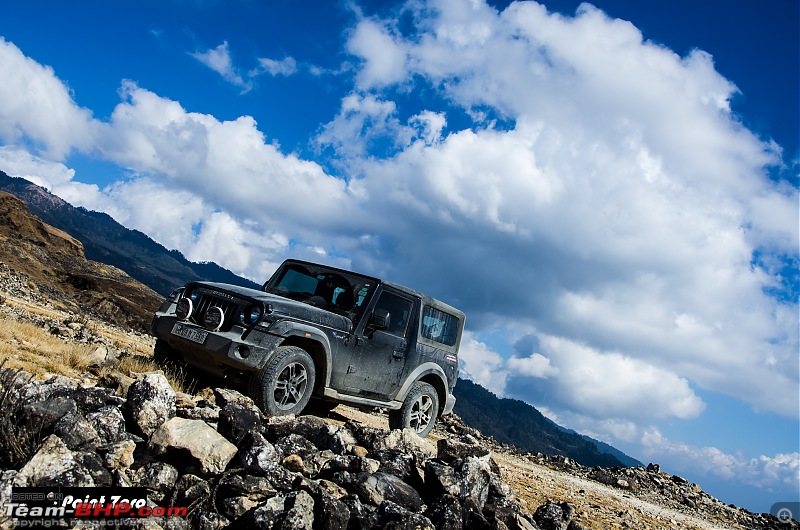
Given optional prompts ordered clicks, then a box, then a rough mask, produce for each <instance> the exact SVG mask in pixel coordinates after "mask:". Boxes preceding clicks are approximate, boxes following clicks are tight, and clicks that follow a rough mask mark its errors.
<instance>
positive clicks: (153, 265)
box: [0, 171, 261, 295]
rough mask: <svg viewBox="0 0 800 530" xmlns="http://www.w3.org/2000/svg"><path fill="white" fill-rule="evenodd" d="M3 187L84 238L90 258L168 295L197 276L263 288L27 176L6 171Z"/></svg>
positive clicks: (53, 223) (44, 217)
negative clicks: (196, 260) (196, 259)
mask: <svg viewBox="0 0 800 530" xmlns="http://www.w3.org/2000/svg"><path fill="white" fill-rule="evenodd" d="M0 190H3V191H7V192H8V193H11V194H13V195H16V196H17V197H19V198H20V199H21V200H22V201H23V202H24V203H25V204H26V205H27V206H28V209H29V210H30V211H31V213H33V214H34V215H36V216H38V217H39V218H41V219H42V220H43V221H44V222H45V223H47V224H49V225H51V226H54V227H56V228H59V229H61V230H63V231H65V232H67V233H68V234H70V235H71V236H73V237H74V238H75V239H77V240H78V241H80V242H81V243H82V244H83V247H84V250H85V253H86V258H87V259H90V260H93V261H98V262H101V263H106V264H109V265H113V266H115V267H117V268H119V269H122V270H123V271H125V272H126V273H128V274H129V275H130V276H131V277H133V278H135V279H137V280H139V281H140V282H142V283H143V284H145V285H147V286H148V287H150V288H151V289H153V290H154V291H156V292H158V293H161V294H162V295H168V294H169V293H170V292H171V291H172V290H173V289H174V288H176V287H179V286H182V285H183V284H185V283H186V282H187V281H195V280H209V281H215V282H223V283H231V284H235V285H241V286H244V287H251V288H255V289H258V288H260V287H261V286H260V285H258V284H256V283H254V282H251V281H250V280H247V279H245V278H241V277H239V276H237V275H235V274H234V273H232V272H231V271H229V270H227V269H224V268H222V267H220V266H219V265H217V264H215V263H194V262H191V261H189V260H187V259H186V258H185V257H184V256H183V255H182V254H181V253H180V252H178V251H177V250H167V249H166V248H165V247H164V246H163V245H160V244H158V243H156V242H155V241H153V240H152V239H150V238H149V237H148V236H147V235H145V234H143V233H142V232H139V231H138V230H130V229H128V228H125V227H124V226H122V225H121V224H119V223H118V222H116V221H115V220H114V219H112V218H111V216H109V215H107V214H105V213H100V212H94V211H90V210H86V209H85V208H76V207H74V206H72V205H71V204H69V203H67V202H66V201H64V200H63V199H61V198H59V197H57V196H56V195H53V194H51V193H50V192H48V191H47V190H45V189H44V188H42V187H40V186H37V185H36V184H33V183H32V182H30V181H27V180H25V179H23V178H19V177H10V176H8V175H7V174H6V173H4V172H2V171H0Z"/></svg>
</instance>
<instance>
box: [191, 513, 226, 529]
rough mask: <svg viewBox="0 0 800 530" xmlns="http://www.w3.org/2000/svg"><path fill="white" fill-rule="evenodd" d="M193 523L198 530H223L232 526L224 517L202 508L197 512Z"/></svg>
mask: <svg viewBox="0 0 800 530" xmlns="http://www.w3.org/2000/svg"><path fill="white" fill-rule="evenodd" d="M191 522H192V528H195V529H196V530H222V529H223V528H225V527H227V526H228V525H229V524H230V521H229V520H228V519H227V518H226V517H225V516H224V515H222V514H219V513H216V512H212V511H209V510H204V509H202V508H201V509H199V510H197V512H195V514H194V516H193V517H192V521H191Z"/></svg>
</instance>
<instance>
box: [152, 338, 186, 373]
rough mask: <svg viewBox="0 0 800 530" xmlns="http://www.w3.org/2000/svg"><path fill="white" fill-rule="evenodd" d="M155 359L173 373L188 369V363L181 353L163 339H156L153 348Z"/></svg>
mask: <svg viewBox="0 0 800 530" xmlns="http://www.w3.org/2000/svg"><path fill="white" fill-rule="evenodd" d="M153 361H155V363H156V364H157V365H159V366H160V367H161V368H163V369H164V370H167V371H170V372H173V373H181V372H185V371H186V363H185V362H184V360H183V357H181V354H180V353H178V352H177V351H176V350H175V349H174V348H173V347H172V346H170V345H169V344H167V343H166V342H164V341H163V340H161V339H156V345H155V347H154V348H153Z"/></svg>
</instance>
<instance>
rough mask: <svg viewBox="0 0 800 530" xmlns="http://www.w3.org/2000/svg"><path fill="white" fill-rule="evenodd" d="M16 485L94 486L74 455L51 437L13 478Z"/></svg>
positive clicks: (58, 439)
mask: <svg viewBox="0 0 800 530" xmlns="http://www.w3.org/2000/svg"><path fill="white" fill-rule="evenodd" d="M13 484H14V486H19V487H44V486H77V487H87V486H94V485H95V482H94V479H93V478H92V475H91V473H90V472H89V470H87V469H86V468H85V467H84V466H83V465H81V464H80V463H79V462H78V461H77V460H76V459H75V457H74V456H73V454H72V451H70V450H69V448H68V447H67V446H66V445H65V444H64V442H62V441H61V439H60V438H59V437H58V436H56V435H54V434H51V435H50V436H48V437H47V438H45V440H44V443H42V445H41V447H40V448H39V450H38V451H37V452H36V454H34V455H33V457H31V459H30V460H28V462H27V463H26V464H25V465H24V466H23V467H22V469H20V470H19V473H17V474H16V476H15V477H14V482H13Z"/></svg>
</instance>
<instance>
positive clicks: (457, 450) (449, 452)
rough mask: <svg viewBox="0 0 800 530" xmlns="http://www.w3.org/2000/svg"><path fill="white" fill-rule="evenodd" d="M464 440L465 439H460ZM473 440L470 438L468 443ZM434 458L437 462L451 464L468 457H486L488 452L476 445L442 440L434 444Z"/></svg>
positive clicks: (454, 440) (448, 439) (453, 440)
mask: <svg viewBox="0 0 800 530" xmlns="http://www.w3.org/2000/svg"><path fill="white" fill-rule="evenodd" d="M461 438H466V437H461ZM473 440H474V438H472V437H470V441H473ZM436 451H437V453H436V456H437V458H439V460H442V461H444V462H448V463H452V462H453V461H455V460H463V459H465V458H467V457H470V456H477V457H481V456H486V455H488V454H489V450H488V449H487V448H486V447H483V446H482V445H477V444H476V443H472V444H470V443H465V442H462V441H459V440H457V439H450V438H442V439H441V440H439V441H438V442H437V443H436Z"/></svg>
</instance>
